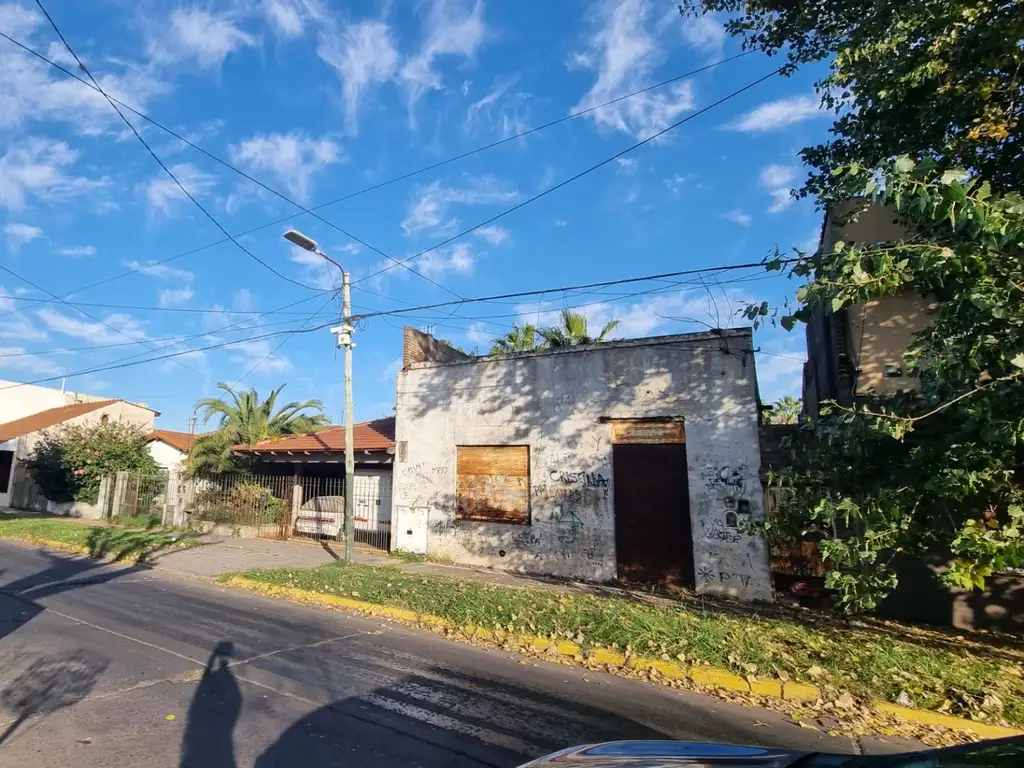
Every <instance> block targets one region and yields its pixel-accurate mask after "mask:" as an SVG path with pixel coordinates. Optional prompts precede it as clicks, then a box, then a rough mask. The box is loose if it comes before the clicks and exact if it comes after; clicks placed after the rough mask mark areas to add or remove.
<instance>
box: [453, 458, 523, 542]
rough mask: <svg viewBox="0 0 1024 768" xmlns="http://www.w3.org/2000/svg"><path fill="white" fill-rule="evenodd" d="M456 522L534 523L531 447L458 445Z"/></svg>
mask: <svg viewBox="0 0 1024 768" xmlns="http://www.w3.org/2000/svg"><path fill="white" fill-rule="evenodd" d="M456 450H457V456H458V458H457V464H458V479H457V480H456V485H455V519H456V520H484V521H487V522H491V523H516V524H519V525H529V524H530V447H529V446H527V445H473V446H462V445H460V446H458V448H457V449H456Z"/></svg>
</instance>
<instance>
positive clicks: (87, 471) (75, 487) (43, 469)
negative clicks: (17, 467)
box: [26, 422, 159, 504]
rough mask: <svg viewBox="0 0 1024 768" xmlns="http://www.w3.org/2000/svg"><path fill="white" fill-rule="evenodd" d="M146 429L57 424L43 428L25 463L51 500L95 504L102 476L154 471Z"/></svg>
mask: <svg viewBox="0 0 1024 768" xmlns="http://www.w3.org/2000/svg"><path fill="white" fill-rule="evenodd" d="M146 434H147V432H146V430H144V429H143V428H142V427H138V426H135V425H134V424H122V423H120V422H111V423H109V424H87V425H81V424H72V425H66V426H61V427H57V428H55V429H51V430H47V431H45V432H43V434H42V437H41V439H40V440H39V442H37V443H36V445H35V447H34V448H33V449H32V453H31V455H30V456H29V457H28V461H27V462H26V464H27V467H28V471H29V472H30V473H31V475H32V479H33V480H35V482H36V485H38V486H39V489H40V490H41V491H42V492H43V495H44V496H45V497H46V498H47V499H49V500H50V501H54V502H58V503H59V502H65V501H85V502H88V503H90V504H94V503H95V502H96V499H97V497H98V496H99V489H100V480H102V479H103V477H104V476H105V475H112V474H114V473H116V472H122V471H126V472H141V473H144V474H155V473H156V472H158V471H159V467H158V466H157V465H156V462H154V461H153V457H152V456H151V455H150V453H149V445H148V443H147V442H146Z"/></svg>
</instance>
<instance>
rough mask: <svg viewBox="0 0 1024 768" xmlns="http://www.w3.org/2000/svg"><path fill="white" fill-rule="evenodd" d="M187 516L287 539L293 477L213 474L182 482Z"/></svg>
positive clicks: (249, 533)
mask: <svg viewBox="0 0 1024 768" xmlns="http://www.w3.org/2000/svg"><path fill="white" fill-rule="evenodd" d="M183 485H184V488H183V490H182V497H183V499H182V504H183V507H184V512H185V516H186V518H187V520H189V522H190V523H191V524H192V525H193V526H195V524H196V523H197V522H205V523H213V524H215V525H216V524H220V525H228V526H231V527H232V528H233V529H237V530H236V531H235V532H236V533H237V534H238V535H241V536H256V537H259V538H270V539H287V538H288V535H289V532H290V529H291V516H292V497H293V494H294V486H295V483H294V480H293V478H291V477H275V476H272V475H243V474H232V475H216V476H210V477H202V476H199V477H191V478H188V479H187V480H186V481H185V482H184V484H183ZM243 529H245V530H243Z"/></svg>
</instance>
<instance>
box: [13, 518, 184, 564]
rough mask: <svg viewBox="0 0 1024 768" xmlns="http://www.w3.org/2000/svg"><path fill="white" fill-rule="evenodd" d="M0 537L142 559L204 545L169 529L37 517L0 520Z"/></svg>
mask: <svg viewBox="0 0 1024 768" xmlns="http://www.w3.org/2000/svg"><path fill="white" fill-rule="evenodd" d="M0 538H4V539H18V540H20V541H28V542H32V543H36V544H46V543H49V542H53V543H55V544H63V545H65V546H68V547H73V548H76V549H80V550H83V551H85V552H87V553H88V555H89V556H90V557H97V558H104V559H107V560H114V561H120V560H128V561H131V562H139V563H144V562H146V561H147V560H149V559H151V558H152V557H153V555H155V554H156V553H158V552H162V551H165V550H170V549H188V548H191V547H198V546H201V545H202V542H200V541H198V540H196V539H194V538H186V537H183V536H182V534H181V533H177V532H174V531H169V530H129V529H115V528H108V527H106V526H94V525H82V524H80V523H72V522H65V521H62V520H46V519H38V518H35V519H33V518H19V519H13V520H0Z"/></svg>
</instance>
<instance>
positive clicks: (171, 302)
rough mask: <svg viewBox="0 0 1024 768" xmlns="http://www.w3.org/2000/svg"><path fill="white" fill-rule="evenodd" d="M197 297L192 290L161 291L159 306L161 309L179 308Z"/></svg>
mask: <svg viewBox="0 0 1024 768" xmlns="http://www.w3.org/2000/svg"><path fill="white" fill-rule="evenodd" d="M193 296H195V291H193V290H192V289H191V288H166V289H164V290H162V291H160V300H159V305H160V306H161V307H177V306H180V305H182V304H184V303H186V302H187V301H188V300H189V299H191V298H192V297H193Z"/></svg>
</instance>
